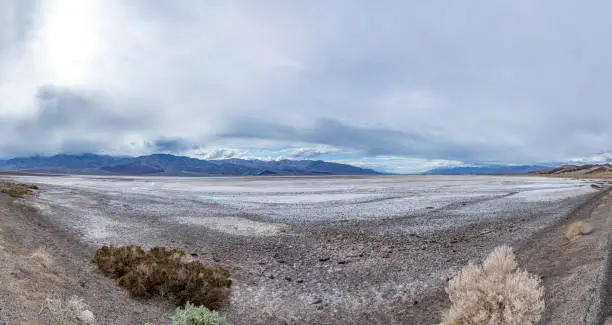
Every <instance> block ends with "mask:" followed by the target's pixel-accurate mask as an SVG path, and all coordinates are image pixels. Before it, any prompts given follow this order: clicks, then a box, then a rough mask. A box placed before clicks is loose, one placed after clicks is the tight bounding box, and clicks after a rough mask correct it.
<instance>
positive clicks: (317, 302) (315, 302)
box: [312, 298, 323, 305]
mask: <svg viewBox="0 0 612 325" xmlns="http://www.w3.org/2000/svg"><path fill="white" fill-rule="evenodd" d="M322 302H323V300H321V298H315V299H314V300H313V301H312V304H313V305H318V304H320V303H322Z"/></svg>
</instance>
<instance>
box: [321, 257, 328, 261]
mask: <svg viewBox="0 0 612 325" xmlns="http://www.w3.org/2000/svg"><path fill="white" fill-rule="evenodd" d="M327 261H329V257H320V258H319V262H327Z"/></svg>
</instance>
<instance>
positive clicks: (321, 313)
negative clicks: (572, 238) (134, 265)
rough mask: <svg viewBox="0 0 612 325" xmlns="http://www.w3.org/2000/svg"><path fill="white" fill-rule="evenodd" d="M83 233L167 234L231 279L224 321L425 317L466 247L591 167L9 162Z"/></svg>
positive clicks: (490, 239)
mask: <svg viewBox="0 0 612 325" xmlns="http://www.w3.org/2000/svg"><path fill="white" fill-rule="evenodd" d="M10 178H12V179H15V180H16V181H19V182H27V183H33V184H37V185H39V186H40V188H41V190H40V191H39V192H38V193H37V195H36V197H34V198H31V199H29V200H30V202H29V203H30V204H32V205H34V206H35V207H36V208H37V209H38V210H39V211H40V212H41V213H42V214H43V216H44V217H45V218H47V219H48V220H49V221H50V222H51V223H52V224H54V225H55V226H56V227H57V228H58V229H61V230H62V231H64V232H65V233H66V234H69V235H70V236H71V237H72V238H74V239H75V240H77V241H79V242H80V243H82V244H83V245H84V246H87V247H90V248H91V249H94V248H96V247H98V246H100V245H103V244H113V245H125V244H137V245H142V246H144V247H152V246H156V245H163V246H171V247H177V248H181V249H183V250H185V252H186V253H188V254H192V255H193V256H195V257H196V258H198V259H200V260H201V261H202V262H203V263H206V264H212V265H220V266H222V267H224V268H227V269H228V270H230V271H231V273H232V276H233V278H234V279H235V281H234V285H233V286H232V294H231V299H230V303H229V304H228V306H226V307H225V308H224V310H223V312H224V313H226V314H227V316H228V318H229V320H230V321H231V323H232V324H374V323H380V324H435V323H436V320H437V319H438V318H439V313H440V311H441V308H443V307H444V305H445V304H446V303H447V302H446V301H445V297H444V293H443V289H444V286H445V284H446V282H447V280H448V279H449V278H450V277H452V276H453V275H454V274H455V273H456V272H457V270H459V269H460V268H461V267H462V266H463V265H464V264H466V263H467V262H468V261H469V260H471V259H472V260H473V259H479V258H482V257H483V256H484V255H485V254H486V253H488V252H489V251H490V250H491V249H492V248H493V247H495V246H496V245H499V244H503V243H505V244H509V245H511V246H513V247H515V248H517V249H520V248H521V247H524V246H525V245H529V244H530V243H531V242H532V239H533V236H535V235H536V234H537V233H538V232H540V231H541V230H542V229H545V228H546V227H548V226H550V225H551V224H554V223H555V222H557V221H559V220H561V219H563V218H564V217H565V216H567V215H568V214H569V213H571V212H572V211H573V209H575V208H576V207H578V206H580V205H581V204H583V203H585V202H587V201H589V199H590V198H592V197H594V196H595V195H596V194H597V193H599V190H598V189H596V188H593V187H592V186H591V184H593V181H588V180H570V179H557V178H540V177H521V176H376V177H282V178H269V177H249V178H168V177H163V178H162V177H159V178H158V177H146V178H144V177H143V178H139V177H120V178H119V177H81V176H60V177H55V176H49V177H39V176H15V177H10Z"/></svg>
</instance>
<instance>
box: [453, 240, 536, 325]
mask: <svg viewBox="0 0 612 325" xmlns="http://www.w3.org/2000/svg"><path fill="white" fill-rule="evenodd" d="M446 292H447V293H448V296H449V298H450V300H451V303H452V305H451V308H450V309H449V310H448V311H447V312H446V313H445V314H444V317H443V320H442V323H441V325H484V324H496V325H533V324H537V323H538V322H539V321H540V318H541V315H542V313H543V312H544V307H545V306H544V288H543V287H542V281H541V280H540V278H539V277H537V276H536V275H533V274H530V273H528V272H527V271H525V270H520V269H518V264H517V263H516V260H515V256H514V253H513V252H512V249H511V248H510V247H508V246H501V247H497V248H496V249H494V250H493V252H491V254H489V256H488V257H487V258H486V259H485V261H484V262H483V263H482V265H477V264H472V263H470V264H468V265H467V266H465V267H464V268H463V269H462V270H461V271H460V272H459V274H457V276H455V277H454V278H453V279H451V280H450V282H449V285H448V287H447V288H446Z"/></svg>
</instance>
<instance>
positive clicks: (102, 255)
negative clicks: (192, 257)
mask: <svg viewBox="0 0 612 325" xmlns="http://www.w3.org/2000/svg"><path fill="white" fill-rule="evenodd" d="M184 255H185V253H184V252H183V251H181V250H177V249H168V248H165V247H154V248H152V249H151V250H150V251H148V252H145V251H144V250H143V249H142V248H140V247H138V246H121V247H113V246H104V247H102V248H100V249H98V250H97V251H96V254H95V255H94V258H93V262H94V263H95V264H97V265H98V267H99V268H100V270H101V271H102V273H104V274H105V275H107V276H109V277H111V278H115V279H119V284H120V285H121V286H123V287H125V288H127V289H129V290H130V292H131V293H132V295H133V296H135V297H145V298H148V297H152V296H154V295H161V296H165V297H168V298H170V299H171V300H172V301H173V302H174V303H175V304H176V305H177V306H183V305H184V304H185V303H187V302H191V303H194V304H197V305H203V306H206V307H207V308H210V309H218V308H219V307H220V306H221V304H222V303H223V302H224V300H225V299H226V298H227V295H228V290H229V287H230V286H231V284H232V281H231V280H230V279H229V272H227V271H226V270H223V269H219V268H213V267H205V266H203V265H202V264H201V263H200V262H198V261H191V262H185V261H184V260H183V256H184Z"/></svg>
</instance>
